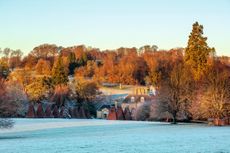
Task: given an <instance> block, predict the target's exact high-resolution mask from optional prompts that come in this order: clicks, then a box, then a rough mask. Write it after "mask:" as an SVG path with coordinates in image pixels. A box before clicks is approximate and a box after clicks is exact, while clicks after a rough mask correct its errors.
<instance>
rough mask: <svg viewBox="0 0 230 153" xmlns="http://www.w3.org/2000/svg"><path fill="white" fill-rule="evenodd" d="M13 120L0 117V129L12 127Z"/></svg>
mask: <svg viewBox="0 0 230 153" xmlns="http://www.w3.org/2000/svg"><path fill="white" fill-rule="evenodd" d="M13 125H14V121H13V120H11V119H8V118H0V129H3V128H12V127H13Z"/></svg>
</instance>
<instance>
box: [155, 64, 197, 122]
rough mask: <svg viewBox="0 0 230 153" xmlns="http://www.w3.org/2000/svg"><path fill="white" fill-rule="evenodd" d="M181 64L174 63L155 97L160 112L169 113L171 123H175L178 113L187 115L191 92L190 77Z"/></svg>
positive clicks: (191, 83) (185, 116)
mask: <svg viewBox="0 0 230 153" xmlns="http://www.w3.org/2000/svg"><path fill="white" fill-rule="evenodd" d="M189 76H191V75H189V71H187V69H186V68H185V67H184V66H183V64H181V63H180V64H176V65H175V66H174V68H173V70H172V71H171V73H170V77H169V78H168V79H167V80H164V81H162V83H161V86H160V89H159V95H158V97H157V102H158V109H159V112H160V113H166V112H167V113H169V114H170V115H171V117H172V119H173V123H174V124H176V123H177V118H178V116H179V114H180V115H181V114H183V116H184V118H188V117H189V112H188V108H189V104H190V101H191V97H192V96H191V95H192V92H193V90H192V89H193V82H192V78H191V77H189Z"/></svg>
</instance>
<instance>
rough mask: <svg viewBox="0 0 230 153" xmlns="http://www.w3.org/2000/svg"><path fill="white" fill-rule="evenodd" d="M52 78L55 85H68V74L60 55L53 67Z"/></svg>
mask: <svg viewBox="0 0 230 153" xmlns="http://www.w3.org/2000/svg"><path fill="white" fill-rule="evenodd" d="M52 78H53V82H54V84H55V85H62V84H64V85H66V84H67V82H68V74H67V72H66V71H65V67H64V64H63V60H62V57H61V56H59V57H58V60H57V61H56V63H55V65H54V66H53V69H52Z"/></svg>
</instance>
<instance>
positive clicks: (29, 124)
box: [0, 119, 157, 133]
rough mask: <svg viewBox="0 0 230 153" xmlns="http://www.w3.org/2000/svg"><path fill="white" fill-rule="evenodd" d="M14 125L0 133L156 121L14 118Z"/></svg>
mask: <svg viewBox="0 0 230 153" xmlns="http://www.w3.org/2000/svg"><path fill="white" fill-rule="evenodd" d="M14 121H15V125H14V127H13V128H11V129H4V130H0V133H13V132H25V131H36V130H44V129H53V128H66V127H81V126H102V125H116V124H119V125H120V124H134V123H142V124H154V123H157V122H140V121H139V122H138V121H112V120H96V119H14Z"/></svg>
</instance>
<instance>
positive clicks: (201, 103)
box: [158, 22, 230, 123]
mask: <svg viewBox="0 0 230 153" xmlns="http://www.w3.org/2000/svg"><path fill="white" fill-rule="evenodd" d="M206 40H207V38H206V37H203V26H202V25H199V24H198V23H197V22H196V23H195V24H193V30H192V32H191V34H190V36H189V40H188V45H187V47H186V48H185V55H184V57H183V60H177V61H176V62H175V63H172V64H173V67H172V69H171V71H169V73H168V74H169V76H168V77H167V78H164V79H163V80H162V81H160V88H159V89H160V91H159V96H158V108H159V113H165V112H168V113H170V115H171V116H172V118H173V123H176V121H177V119H178V118H180V117H182V118H185V119H188V120H190V119H207V118H218V119H223V118H225V117H229V116H230V65H229V64H226V63H223V62H221V60H219V59H218V58H216V56H214V55H215V49H214V48H210V47H209V46H208V45H207V43H206Z"/></svg>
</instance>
